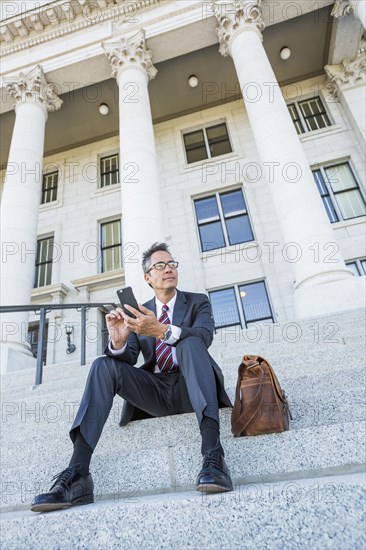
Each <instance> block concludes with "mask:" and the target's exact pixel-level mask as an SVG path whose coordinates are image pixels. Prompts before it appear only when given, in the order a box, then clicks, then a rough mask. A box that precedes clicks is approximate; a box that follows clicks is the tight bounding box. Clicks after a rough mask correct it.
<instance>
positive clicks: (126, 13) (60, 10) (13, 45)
mask: <svg viewBox="0 0 366 550" xmlns="http://www.w3.org/2000/svg"><path fill="white" fill-rule="evenodd" d="M159 3H160V0H134V2H126V0H93V1H91V0H58V1H54V2H52V6H50V4H51V3H50V4H45V5H44V6H40V7H38V8H35V9H34V10H29V11H26V12H23V13H21V14H19V15H17V16H14V17H12V18H9V19H6V20H4V21H2V23H1V25H0V44H1V55H2V56H6V55H11V54H13V53H16V52H19V51H22V50H25V49H28V48H31V47H34V46H38V45H39V44H44V43H45V42H48V41H50V40H53V39H55V38H60V37H62V36H65V35H67V34H70V33H72V32H76V31H79V30H82V29H86V28H89V27H93V26H95V25H100V24H101V23H104V22H106V21H119V22H120V23H121V24H124V25H125V26H126V27H127V26H128V24H130V23H131V24H133V22H134V21H135V18H136V16H137V15H138V14H139V12H141V10H143V9H145V8H147V7H149V6H153V5H155V4H159Z"/></svg>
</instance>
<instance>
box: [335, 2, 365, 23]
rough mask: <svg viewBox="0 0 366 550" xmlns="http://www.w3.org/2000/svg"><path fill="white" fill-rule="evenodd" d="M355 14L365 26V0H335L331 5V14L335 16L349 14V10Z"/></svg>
mask: <svg viewBox="0 0 366 550" xmlns="http://www.w3.org/2000/svg"><path fill="white" fill-rule="evenodd" d="M352 11H353V13H354V14H355V17H357V19H359V20H360V21H361V23H362V25H363V27H364V29H365V28H366V2H365V0H336V1H335V3H334V6H333V10H332V13H331V15H332V16H333V17H336V18H337V19H338V18H339V17H343V16H344V15H349V14H350V13H351V12H352Z"/></svg>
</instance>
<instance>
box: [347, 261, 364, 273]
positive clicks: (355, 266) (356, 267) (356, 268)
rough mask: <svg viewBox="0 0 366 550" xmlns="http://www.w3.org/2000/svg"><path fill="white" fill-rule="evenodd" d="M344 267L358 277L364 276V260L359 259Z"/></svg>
mask: <svg viewBox="0 0 366 550" xmlns="http://www.w3.org/2000/svg"><path fill="white" fill-rule="evenodd" d="M346 266H347V267H349V268H350V269H352V271H353V272H354V274H355V275H357V276H358V277H363V276H364V275H366V258H359V259H357V260H353V261H352V262H346Z"/></svg>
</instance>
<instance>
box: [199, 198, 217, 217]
mask: <svg viewBox="0 0 366 550" xmlns="http://www.w3.org/2000/svg"><path fill="white" fill-rule="evenodd" d="M194 204H195V208H196V215H197V220H198V222H199V223H201V222H204V221H207V220H212V219H213V218H218V217H219V209H218V207H217V201H216V197H215V196H214V197H208V198H207V199H200V200H197V201H195V203H194Z"/></svg>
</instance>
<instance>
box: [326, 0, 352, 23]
mask: <svg viewBox="0 0 366 550" xmlns="http://www.w3.org/2000/svg"><path fill="white" fill-rule="evenodd" d="M352 9H353V8H352V5H351V4H350V2H349V0H336V2H335V3H334V6H333V9H332V13H331V15H332V16H333V17H335V18H336V19H339V18H340V17H344V16H345V15H349V14H350V13H351V11H352Z"/></svg>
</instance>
